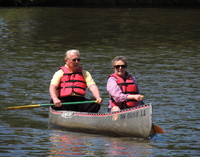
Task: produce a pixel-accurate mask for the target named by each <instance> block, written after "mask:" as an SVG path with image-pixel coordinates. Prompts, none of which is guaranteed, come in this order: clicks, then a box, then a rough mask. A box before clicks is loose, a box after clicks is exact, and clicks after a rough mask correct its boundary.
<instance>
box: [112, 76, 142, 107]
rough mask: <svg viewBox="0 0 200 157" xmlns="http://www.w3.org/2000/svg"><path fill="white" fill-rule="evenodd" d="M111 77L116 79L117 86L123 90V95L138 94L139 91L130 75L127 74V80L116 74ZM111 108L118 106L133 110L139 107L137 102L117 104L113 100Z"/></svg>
mask: <svg viewBox="0 0 200 157" xmlns="http://www.w3.org/2000/svg"><path fill="white" fill-rule="evenodd" d="M110 77H115V78H116V79H117V85H118V86H119V87H120V89H121V90H122V93H124V94H128V93H129V94H138V90H137V88H136V86H135V84H134V81H133V78H132V76H131V75H130V74H127V76H126V78H125V80H124V79H123V78H121V77H120V76H118V75H117V74H116V73H114V74H111V75H110ZM111 100H112V101H111V106H112V107H114V106H118V107H119V108H120V109H124V108H131V107H135V106H137V100H134V99H133V100H128V101H125V102H120V103H117V102H115V101H114V99H113V98H111Z"/></svg>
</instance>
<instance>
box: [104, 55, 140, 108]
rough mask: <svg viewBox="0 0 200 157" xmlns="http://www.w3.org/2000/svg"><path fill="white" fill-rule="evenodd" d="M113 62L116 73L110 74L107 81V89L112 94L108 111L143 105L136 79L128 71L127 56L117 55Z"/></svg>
mask: <svg viewBox="0 0 200 157" xmlns="http://www.w3.org/2000/svg"><path fill="white" fill-rule="evenodd" d="M111 63H112V66H113V68H114V70H115V73H113V74H111V75H110V76H109V78H108V82H107V91H108V93H109V95H110V101H109V106H108V112H110V111H111V112H115V111H119V110H121V109H125V108H131V107H135V106H138V105H142V103H141V101H142V98H143V95H140V92H139V89H138V86H137V83H136V80H135V78H134V77H133V76H131V75H130V74H129V73H128V72H127V71H126V68H127V66H128V61H127V59H126V57H125V56H116V57H115V58H114V59H113V60H112V62H111Z"/></svg>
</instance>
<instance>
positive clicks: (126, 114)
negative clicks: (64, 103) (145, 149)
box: [49, 104, 152, 139]
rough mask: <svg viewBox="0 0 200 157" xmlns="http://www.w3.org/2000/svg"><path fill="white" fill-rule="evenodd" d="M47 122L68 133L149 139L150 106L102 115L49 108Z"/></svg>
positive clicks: (150, 125)
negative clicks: (64, 129) (62, 128)
mask: <svg viewBox="0 0 200 157" xmlns="http://www.w3.org/2000/svg"><path fill="white" fill-rule="evenodd" d="M49 122H50V123H51V124H53V125H56V126H59V127H64V128H66V129H67V130H69V131H76V132H86V133H93V134H103V135H109V136H121V137H123V136H124V137H136V138H144V139H149V137H150V132H151V128H152V106H151V104H146V105H143V106H139V107H135V108H130V109H126V110H121V111H120V112H111V113H102V114H99V113H87V112H74V111H58V110H53V109H52V108H51V107H50V110H49Z"/></svg>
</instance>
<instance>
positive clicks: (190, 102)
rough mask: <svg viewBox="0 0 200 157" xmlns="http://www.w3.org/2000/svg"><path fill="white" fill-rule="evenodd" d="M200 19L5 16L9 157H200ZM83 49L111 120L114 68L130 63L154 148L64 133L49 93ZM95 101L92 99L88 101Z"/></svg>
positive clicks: (48, 12) (163, 14) (2, 152)
mask: <svg viewBox="0 0 200 157" xmlns="http://www.w3.org/2000/svg"><path fill="white" fill-rule="evenodd" d="M199 19H200V11H199V10H198V9H165V8H161V9H159V8H157V9H156V8H130V9H129V8H128V9H111V8H110V9H100V8H99V9H91V8H37V7H34V8H0V104H1V105H0V156H77V155H79V156H122V155H123V156H198V155H199V154H200V151H199V149H200V147H199V145H200V142H199V141H200V138H199V134H200V122H199V120H200V116H199V109H200V107H199V103H200V96H199V93H200V88H199V86H200V81H199V77H200V64H199V63H200V36H199V34H200V21H199ZM72 48H76V49H79V50H80V52H81V58H82V60H81V65H82V66H83V67H84V68H85V69H86V70H88V71H90V73H91V75H92V76H93V78H94V80H95V82H96V84H97V86H98V87H99V89H100V92H101V95H102V97H103V105H102V107H101V110H100V112H105V111H106V110H107V103H108V100H109V98H108V94H107V92H106V82H107V77H108V75H109V74H111V73H112V72H113V69H112V68H111V64H110V61H111V60H112V59H113V58H114V57H115V56H116V55H125V56H126V57H127V58H128V61H129V67H128V71H129V72H130V73H131V74H133V75H134V76H135V78H136V79H137V82H138V84H139V88H140V91H141V93H142V94H144V95H145V97H144V101H145V102H151V103H152V104H153V121H154V123H155V124H156V125H158V126H160V127H161V128H162V129H163V131H164V132H165V134H159V135H157V136H156V137H154V138H153V139H152V140H150V141H147V140H142V139H133V138H112V137H106V136H101V135H89V134H82V133H72V132H67V131H65V130H58V129H56V128H54V127H52V126H50V125H49V123H48V108H34V109H25V110H10V111H3V109H4V108H5V107H9V106H16V105H28V104H38V103H39V104H42V103H48V102H49V99H50V95H49V92H48V88H49V83H50V80H51V78H52V75H53V74H54V72H55V71H56V70H57V69H58V67H60V66H62V65H64V59H63V56H64V53H65V52H66V51H67V50H68V49H72ZM91 96H92V95H91V94H90V93H89V92H87V97H88V98H90V97H91Z"/></svg>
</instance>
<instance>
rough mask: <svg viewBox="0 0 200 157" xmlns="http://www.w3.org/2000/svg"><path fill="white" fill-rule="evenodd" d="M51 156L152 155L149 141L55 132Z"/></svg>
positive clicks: (51, 140) (51, 139)
mask: <svg viewBox="0 0 200 157" xmlns="http://www.w3.org/2000/svg"><path fill="white" fill-rule="evenodd" d="M50 142H52V144H51V145H53V146H52V148H51V152H50V156H51V155H53V156H78V155H79V156H85V155H87V156H122V155H123V156H135V155H150V154H152V152H151V146H150V142H149V140H142V139H140V140H139V139H133V138H131V139H128V138H110V137H106V136H97V135H87V134H83V133H80V134H79V133H71V132H67V131H59V130H55V133H53V134H51V136H50Z"/></svg>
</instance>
